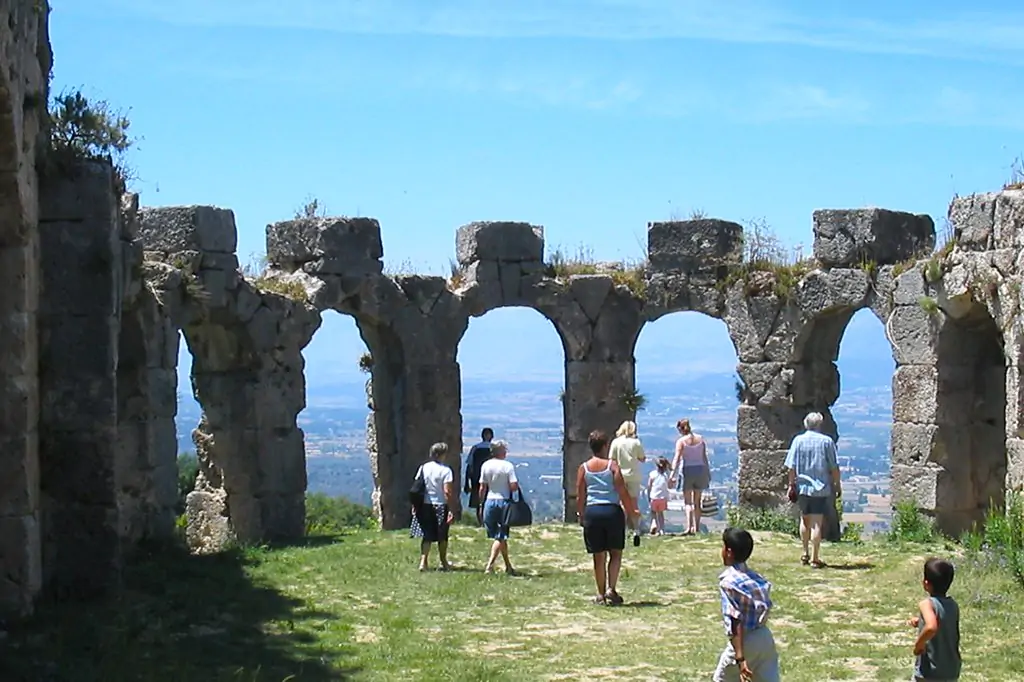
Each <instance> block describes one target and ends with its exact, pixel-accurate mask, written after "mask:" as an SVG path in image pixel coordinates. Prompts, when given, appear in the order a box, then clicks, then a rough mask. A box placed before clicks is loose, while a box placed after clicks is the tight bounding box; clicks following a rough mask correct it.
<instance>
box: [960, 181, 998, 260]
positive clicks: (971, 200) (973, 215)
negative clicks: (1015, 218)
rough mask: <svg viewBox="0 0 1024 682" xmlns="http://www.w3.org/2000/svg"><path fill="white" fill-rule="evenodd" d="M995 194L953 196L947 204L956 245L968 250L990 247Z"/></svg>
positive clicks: (993, 225) (991, 243)
mask: <svg viewBox="0 0 1024 682" xmlns="http://www.w3.org/2000/svg"><path fill="white" fill-rule="evenodd" d="M996 196H997V195H996V194H994V193H989V194H972V195H970V196H966V197H955V198H954V199H953V201H952V202H951V203H950V204H949V221H950V222H951V223H952V224H953V230H954V232H953V234H954V239H955V240H956V245H957V247H959V248H961V249H965V250H968V251H988V250H989V249H991V248H992V245H993V241H992V231H993V228H994V227H995V213H996Z"/></svg>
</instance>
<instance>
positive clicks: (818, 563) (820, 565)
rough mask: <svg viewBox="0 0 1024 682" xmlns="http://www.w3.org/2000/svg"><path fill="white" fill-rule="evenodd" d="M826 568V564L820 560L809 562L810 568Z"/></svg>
mask: <svg viewBox="0 0 1024 682" xmlns="http://www.w3.org/2000/svg"><path fill="white" fill-rule="evenodd" d="M826 566H828V564H826V563H825V562H824V561H822V560H821V559H819V560H817V561H812V562H811V568H825V567H826Z"/></svg>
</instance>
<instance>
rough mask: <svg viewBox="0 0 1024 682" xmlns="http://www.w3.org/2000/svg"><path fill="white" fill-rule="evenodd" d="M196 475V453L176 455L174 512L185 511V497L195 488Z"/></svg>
mask: <svg viewBox="0 0 1024 682" xmlns="http://www.w3.org/2000/svg"><path fill="white" fill-rule="evenodd" d="M198 476H199V458H198V457H196V453H194V452H183V453H181V454H180V455H178V502H177V504H175V505H174V509H175V512H176V513H178V514H184V513H185V498H186V497H188V494H189V493H190V492H192V491H193V490H195V487H196V478H197V477H198Z"/></svg>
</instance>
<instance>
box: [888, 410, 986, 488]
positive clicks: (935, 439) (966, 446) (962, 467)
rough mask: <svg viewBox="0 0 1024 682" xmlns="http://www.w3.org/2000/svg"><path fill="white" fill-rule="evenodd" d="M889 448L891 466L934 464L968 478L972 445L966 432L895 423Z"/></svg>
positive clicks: (940, 427) (947, 427) (931, 426)
mask: <svg viewBox="0 0 1024 682" xmlns="http://www.w3.org/2000/svg"><path fill="white" fill-rule="evenodd" d="M889 449H890V453H891V458H892V463H893V464H899V465H901V466H909V467H922V466H928V465H937V466H941V467H943V468H945V469H946V470H947V471H957V472H959V473H961V474H962V475H970V468H971V442H970V433H969V432H968V431H967V429H959V428H951V427H949V426H946V425H943V426H936V425H934V424H911V423H908V422H895V423H894V424H893V426H892V437H891V439H890V445H889Z"/></svg>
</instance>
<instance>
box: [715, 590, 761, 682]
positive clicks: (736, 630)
mask: <svg viewBox="0 0 1024 682" xmlns="http://www.w3.org/2000/svg"><path fill="white" fill-rule="evenodd" d="M719 589H721V591H722V596H723V597H725V599H724V600H723V601H724V603H725V609H724V610H725V615H726V616H727V617H728V618H729V622H730V624H731V627H730V630H729V642H730V643H731V644H732V649H733V653H734V655H735V658H736V664H737V665H738V666H739V669H740V679H741V680H743V682H749V680H751V679H752V678H753V676H754V673H753V672H752V671H751V670H750V664H748V663H747V659H746V657H745V656H744V655H743V623H742V621H741V620H740V617H741V615H742V612H741V611H740V608H739V607H740V604H739V602H740V600H741V596H740V595H738V594H736V593H735V592H734V591H733V590H731V589H729V588H728V587H726V586H725V585H721V586H720V588H719Z"/></svg>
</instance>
